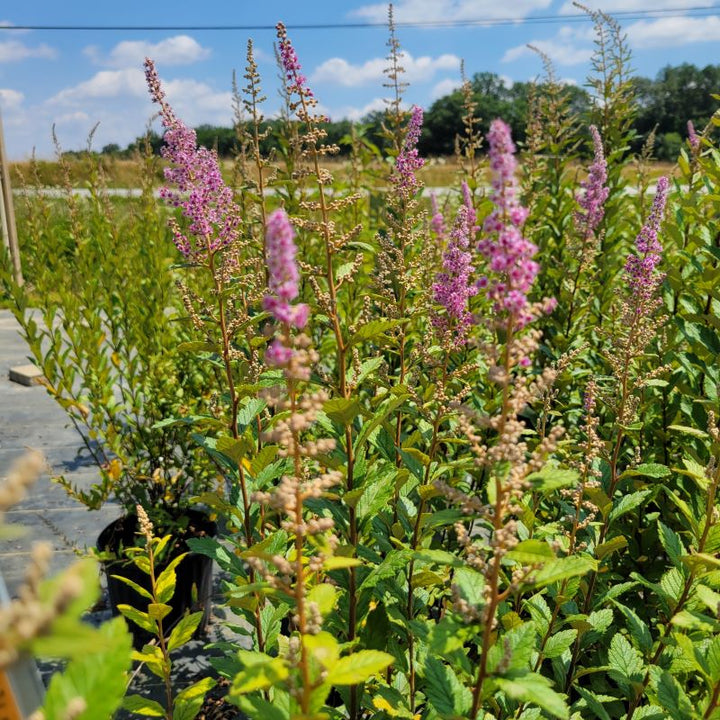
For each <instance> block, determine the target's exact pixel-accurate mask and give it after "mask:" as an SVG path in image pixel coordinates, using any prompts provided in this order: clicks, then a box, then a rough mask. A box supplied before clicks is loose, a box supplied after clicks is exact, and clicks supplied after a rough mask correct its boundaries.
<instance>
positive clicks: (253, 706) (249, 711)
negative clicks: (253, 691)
mask: <svg viewBox="0 0 720 720" xmlns="http://www.w3.org/2000/svg"><path fill="white" fill-rule="evenodd" d="M233 701H234V703H235V704H236V705H237V706H238V707H239V708H240V709H241V710H242V711H243V712H244V713H245V714H246V715H247V716H248V717H250V718H262V719H263V720H289V717H290V715H289V713H287V712H283V711H282V710H281V709H280V708H279V707H278V706H277V705H276V704H273V703H269V702H268V701H267V700H264V699H263V698H261V697H256V696H253V695H250V696H245V695H242V696H240V697H238V698H234V700H233Z"/></svg>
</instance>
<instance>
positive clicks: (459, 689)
mask: <svg viewBox="0 0 720 720" xmlns="http://www.w3.org/2000/svg"><path fill="white" fill-rule="evenodd" d="M423 674H424V677H425V684H424V685H423V690H424V691H425V695H427V699H428V702H429V703H430V705H432V707H433V709H434V710H435V712H437V714H438V715H439V716H440V717H441V718H457V717H467V714H468V711H469V710H470V705H471V704H472V695H471V694H470V691H469V690H468V689H467V688H466V687H465V686H464V685H462V683H461V682H460V681H459V680H458V679H457V676H456V675H455V673H454V672H453V671H452V669H451V668H450V667H448V666H447V665H446V664H445V663H443V662H442V661H441V660H439V659H437V658H435V657H428V658H427V659H426V660H425V665H424V667H423Z"/></svg>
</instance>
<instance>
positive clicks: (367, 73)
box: [0, 0, 720, 159]
mask: <svg viewBox="0 0 720 720" xmlns="http://www.w3.org/2000/svg"><path fill="white" fill-rule="evenodd" d="M585 4H587V5H590V6H592V7H594V8H600V9H602V10H605V11H607V12H610V13H612V12H621V13H622V12H627V11H639V13H640V14H642V13H643V12H647V11H663V10H665V11H667V12H665V13H663V14H660V13H657V14H655V15H654V16H646V17H638V16H635V17H621V18H620V19H621V21H622V24H623V27H624V29H625V31H626V32H627V34H628V39H629V43H630V45H631V47H632V49H633V65H634V67H635V69H636V71H637V73H638V74H640V75H645V76H650V77H653V76H655V74H656V73H657V71H658V70H659V69H660V68H662V67H663V66H665V65H667V64H679V63H681V62H692V63H695V64H696V65H701V66H702V65H706V64H708V63H718V62H720V56H718V54H717V52H716V50H717V48H718V47H719V46H720V45H719V43H720V0H653V1H652V2H650V1H649V0H586V3H585ZM3 5H4V6H5V7H1V8H0V110H1V111H2V117H3V123H4V126H5V141H6V146H7V151H8V155H9V156H10V157H11V158H12V159H22V158H25V157H28V156H29V155H30V154H31V153H32V151H33V148H35V151H36V153H37V155H38V156H39V157H50V156H51V155H52V153H53V149H52V140H51V128H52V125H53V124H55V126H56V131H57V135H58V138H59V140H60V142H61V144H62V146H63V148H64V149H79V148H82V147H84V146H85V144H86V139H87V135H88V132H89V131H90V129H91V128H92V127H93V126H94V125H95V124H96V123H99V126H98V129H97V132H96V134H95V139H94V141H93V144H94V146H95V147H96V148H101V147H102V146H103V145H105V144H107V143H113V142H114V143H118V144H120V145H121V146H124V145H126V144H127V143H128V142H130V141H132V140H133V139H134V138H135V137H137V136H138V135H140V134H142V132H143V131H144V128H145V126H146V124H147V123H148V121H149V120H150V118H151V117H152V115H153V107H152V105H151V103H150V101H149V98H148V96H147V92H146V90H145V85H144V78H143V74H142V60H143V58H144V56H145V55H147V54H149V55H151V56H152V57H153V58H154V59H155V61H156V64H157V67H158V70H159V72H160V76H161V78H162V79H163V81H164V83H165V86H166V90H167V93H168V97H169V99H170V101H171V103H172V104H173V105H174V106H175V109H176V111H177V113H178V114H179V115H180V116H181V117H183V118H184V119H185V121H186V122H187V123H188V124H191V125H198V124H200V123H212V124H224V125H229V124H230V123H231V119H232V106H231V97H230V89H231V81H232V72H233V69H235V70H237V71H238V74H239V75H241V74H242V72H243V70H244V66H245V54H246V43H247V39H248V37H252V39H253V41H254V44H255V49H256V59H257V61H258V65H259V69H260V72H261V74H262V76H263V86H264V89H265V91H266V95H267V96H268V100H267V102H266V104H265V114H266V115H268V116H270V115H272V114H273V113H274V112H276V110H277V108H278V105H279V100H278V97H277V92H276V89H277V84H278V83H277V69H276V67H275V61H274V56H273V41H274V33H273V32H272V31H269V30H254V31H238V30H233V31H209V30H195V31H190V30H187V31H186V30H119V31H99V30H93V31H80V30H67V31H50V30H12V29H8V26H18V25H102V26H107V25H113V26H116V25H131V26H138V25H163V26H167V25H174V26H183V25H185V26H187V25H274V24H275V23H276V22H277V21H278V20H282V21H283V22H285V23H286V25H288V27H289V28H290V37H291V39H292V41H293V44H294V45H295V47H296V50H297V53H298V56H299V58H300V62H301V63H302V65H303V69H304V71H305V74H306V75H307V76H308V78H309V81H310V85H311V87H312V88H313V90H314V92H315V94H316V96H317V97H318V99H319V101H320V104H321V107H322V109H323V110H324V111H325V112H326V113H327V114H329V115H330V116H331V117H332V118H333V119H339V118H341V117H350V118H359V117H361V116H362V115H363V114H365V113H366V112H367V111H369V110H373V109H378V108H381V107H383V104H382V98H383V97H385V96H386V95H387V90H386V89H385V88H383V80H384V76H383V74H382V69H383V67H384V65H385V62H384V57H385V56H386V54H387V47H386V41H387V30H386V29H385V28H383V27H378V28H374V27H373V28H353V29H333V30H326V29H325V30H317V29H315V30H307V29H296V30H293V29H292V26H293V25H296V24H313V23H320V24H328V23H352V22H355V23H357V22H362V21H370V22H376V21H377V22H382V21H384V20H385V19H386V17H387V6H386V4H384V3H375V2H373V1H372V0H369V1H364V0H346V1H339V0H335V1H331V0H313V1H311V0H264V1H260V2H257V1H252V2H251V1H249V0H234V1H233V2H223V1H221V0H205V2H202V3H199V2H193V3H180V2H177V0H175V2H167V0H155V1H154V2H149V1H148V0H145V1H144V2H140V1H139V0H123V2H113V3H104V2H101V1H98V0H95V1H94V2H89V0H68V1H67V2H64V3H58V2H57V1H56V0H53V2H50V1H49V0H33V1H32V2H25V3H19V2H15V3H12V4H11V3H3ZM701 6H704V7H710V8H711V9H710V10H706V11H702V12H699V11H698V10H697V9H696V8H698V7H701ZM577 12H578V11H577V9H575V8H573V7H572V4H571V2H570V1H569V0H510V1H509V2H505V3H501V2H498V0H398V1H397V2H396V3H395V16H396V20H398V21H399V22H403V21H428V22H429V21H437V20H441V21H457V23H458V24H456V25H454V26H453V27H433V28H427V27H425V28H410V27H399V29H398V37H399V39H400V42H401V45H402V48H403V50H404V52H405V53H406V56H405V57H404V60H403V64H404V66H405V68H406V70H407V76H406V79H407V80H408V81H409V82H410V83H411V85H410V87H409V89H408V91H407V93H406V100H407V102H408V103H410V104H411V103H417V104H420V105H422V106H423V107H428V106H429V105H430V104H431V103H432V102H433V100H434V99H436V98H437V97H439V96H441V95H443V94H446V93H447V92H449V91H450V90H451V89H452V88H453V87H456V86H457V85H458V84H459V83H460V61H461V60H464V62H465V68H466V72H467V73H468V75H472V74H473V73H475V72H479V71H491V72H495V73H498V74H500V75H502V76H503V77H505V78H507V79H508V81H510V80H512V81H516V80H529V79H531V78H534V77H536V76H537V75H538V73H539V72H540V71H541V65H540V62H539V60H538V58H537V57H536V56H535V55H534V54H533V53H532V52H530V51H528V50H527V48H526V45H527V43H534V44H535V45H537V46H539V47H540V48H541V49H543V50H544V51H545V52H547V53H548V55H550V56H551V57H552V58H553V60H554V62H555V65H556V71H557V75H558V76H559V77H560V78H562V79H565V80H567V81H569V82H575V83H578V84H583V82H584V80H585V77H586V75H587V72H588V59H589V57H590V54H591V52H592V25H591V24H590V23H587V22H575V21H574V20H573V18H572V17H571V15H572V14H576V13H577ZM548 16H552V17H553V18H554V20H553V22H538V19H542V18H545V17H548ZM488 18H490V19H493V18H494V19H497V18H513V19H515V18H517V19H518V22H517V23H513V24H506V25H502V26H494V27H493V26H482V25H478V24H473V22H472V21H477V20H482V19H488ZM718 92H720V88H718ZM481 110H482V109H481Z"/></svg>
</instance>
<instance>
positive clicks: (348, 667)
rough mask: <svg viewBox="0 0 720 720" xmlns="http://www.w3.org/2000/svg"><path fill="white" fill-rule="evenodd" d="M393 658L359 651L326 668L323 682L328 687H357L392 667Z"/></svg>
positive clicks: (382, 654)
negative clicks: (327, 684)
mask: <svg viewBox="0 0 720 720" xmlns="http://www.w3.org/2000/svg"><path fill="white" fill-rule="evenodd" d="M393 662H395V658H394V657H393V656H392V655H389V654H388V653H386V652H380V651H379V650H360V651H358V652H355V653H353V654H352V655H348V656H347V657H342V658H340V659H339V660H338V661H337V662H336V663H335V665H334V666H333V667H332V668H328V674H327V677H326V678H325V682H327V683H329V684H330V685H357V684H358V683H362V682H365V681H366V680H368V678H370V677H372V676H373V675H377V673H379V672H381V671H383V670H385V668H387V667H389V666H390V665H392V663H393Z"/></svg>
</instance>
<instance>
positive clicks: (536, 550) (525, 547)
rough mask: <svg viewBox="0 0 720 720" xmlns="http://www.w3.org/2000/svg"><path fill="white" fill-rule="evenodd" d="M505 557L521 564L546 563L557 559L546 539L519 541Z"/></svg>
mask: <svg viewBox="0 0 720 720" xmlns="http://www.w3.org/2000/svg"><path fill="white" fill-rule="evenodd" d="M505 557H507V558H509V559H510V560H515V562H518V563H520V564H521V565H537V564H539V565H544V564H545V563H546V562H547V561H548V560H554V559H555V553H554V552H553V551H552V548H551V547H550V546H549V545H548V544H547V543H546V542H545V541H544V540H536V539H531V540H523V541H522V542H519V543H518V544H517V545H516V546H515V547H514V548H513V549H512V550H510V551H509V552H508V553H507V554H506V555H505Z"/></svg>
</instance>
